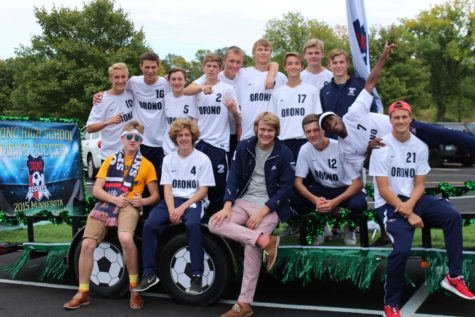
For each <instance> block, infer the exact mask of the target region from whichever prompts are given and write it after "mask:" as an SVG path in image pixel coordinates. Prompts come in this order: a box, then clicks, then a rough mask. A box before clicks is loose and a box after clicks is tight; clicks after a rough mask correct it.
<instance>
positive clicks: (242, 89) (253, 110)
mask: <svg viewBox="0 0 475 317" xmlns="http://www.w3.org/2000/svg"><path fill="white" fill-rule="evenodd" d="M266 78H267V71H264V72H263V71H260V70H257V69H256V68H255V67H247V68H243V69H241V70H240V73H239V78H238V82H237V86H236V95H237V99H238V102H239V106H240V108H241V113H242V136H241V140H242V139H245V138H250V137H252V136H254V120H255V119H256V117H257V115H258V114H260V113H261V112H264V111H269V110H270V102H271V96H272V93H273V91H275V89H276V88H279V87H280V86H283V85H285V83H286V82H287V77H285V75H284V74H282V73H280V72H278V73H277V74H276V76H275V86H274V89H265V80H266Z"/></svg>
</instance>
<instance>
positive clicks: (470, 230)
mask: <svg viewBox="0 0 475 317" xmlns="http://www.w3.org/2000/svg"><path fill="white" fill-rule="evenodd" d="M285 227H286V225H285V224H283V225H281V226H280V227H279V228H276V230H274V234H280V233H281V232H282V231H284V230H285ZM462 231H463V247H464V249H475V226H474V225H471V226H464V227H462ZM371 235H372V234H371V233H370V237H369V238H370V241H369V243H370V244H371V243H373V242H374V240H375V239H377V238H378V237H379V235H378V234H376V236H375V239H374V240H373V239H371ZM431 235H432V247H433V248H442V249H443V248H445V244H444V235H443V232H442V230H440V229H432V230H431ZM298 243H299V236H298V235H292V236H288V237H285V238H284V239H282V244H284V245H296V244H298ZM344 245H345V244H344V243H343V241H342V240H340V241H329V242H326V243H325V246H344ZM412 246H413V247H422V231H421V230H420V229H417V230H416V232H415V234H414V240H413V243H412Z"/></svg>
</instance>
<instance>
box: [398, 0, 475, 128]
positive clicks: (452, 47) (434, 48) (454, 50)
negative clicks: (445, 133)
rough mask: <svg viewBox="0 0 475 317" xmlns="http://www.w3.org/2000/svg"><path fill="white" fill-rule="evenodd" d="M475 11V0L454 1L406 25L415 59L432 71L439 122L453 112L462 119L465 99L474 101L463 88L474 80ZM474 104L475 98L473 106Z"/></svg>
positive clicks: (432, 85)
mask: <svg viewBox="0 0 475 317" xmlns="http://www.w3.org/2000/svg"><path fill="white" fill-rule="evenodd" d="M474 7H475V4H474V2H473V0H453V1H449V2H447V3H445V4H441V5H436V6H434V7H433V8H431V9H430V10H427V11H422V12H421V13H420V14H419V15H418V16H417V17H416V18H415V19H411V20H405V21H404V22H405V23H404V25H405V27H406V28H407V29H408V30H409V31H410V32H411V34H412V35H413V42H412V43H411V44H412V45H413V47H414V54H415V56H416V57H420V58H422V59H423V60H424V62H425V64H426V65H427V67H428V69H429V72H430V78H429V86H428V87H429V91H430V93H431V94H432V97H433V101H434V103H435V105H436V107H437V114H436V119H437V120H439V121H440V120H443V119H444V117H445V115H446V113H447V110H448V109H449V108H452V109H455V112H456V113H458V114H459V116H460V114H462V113H465V111H466V109H464V106H463V105H464V104H466V100H465V102H464V99H466V98H470V96H469V94H468V93H466V92H464V91H463V89H462V88H463V87H464V85H463V83H464V82H465V81H466V78H467V76H471V77H473V65H474V58H473V56H474V53H475V10H474ZM465 86H466V85H465ZM470 89H472V88H470ZM472 97H473V96H472ZM474 101H475V100H474V99H473V98H472V99H471V104H472V105H473V102H474Z"/></svg>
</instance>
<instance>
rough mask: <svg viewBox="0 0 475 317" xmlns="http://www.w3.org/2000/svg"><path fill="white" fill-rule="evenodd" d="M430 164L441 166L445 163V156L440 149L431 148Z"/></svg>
mask: <svg viewBox="0 0 475 317" xmlns="http://www.w3.org/2000/svg"><path fill="white" fill-rule="evenodd" d="M429 165H430V166H431V167H441V166H443V165H444V157H443V156H442V154H441V153H440V151H439V150H438V149H435V148H434V149H431V150H430V151H429Z"/></svg>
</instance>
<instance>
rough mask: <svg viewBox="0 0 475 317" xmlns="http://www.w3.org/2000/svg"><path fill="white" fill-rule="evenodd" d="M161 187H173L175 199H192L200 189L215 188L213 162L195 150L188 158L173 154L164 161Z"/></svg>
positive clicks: (176, 153)
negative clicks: (205, 187)
mask: <svg viewBox="0 0 475 317" xmlns="http://www.w3.org/2000/svg"><path fill="white" fill-rule="evenodd" d="M160 185H171V186H172V191H173V197H180V198H191V197H192V196H193V195H194V194H195V193H196V192H197V191H198V189H199V188H200V187H204V186H207V187H211V186H215V181H214V175H213V167H212V166H211V161H210V159H209V158H208V156H206V154H204V153H202V152H200V151H198V150H195V149H193V152H191V154H190V155H188V156H187V157H181V156H180V155H178V152H177V151H175V152H172V153H170V154H168V155H167V156H165V158H164V159H163V166H162V177H161V179H160Z"/></svg>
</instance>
